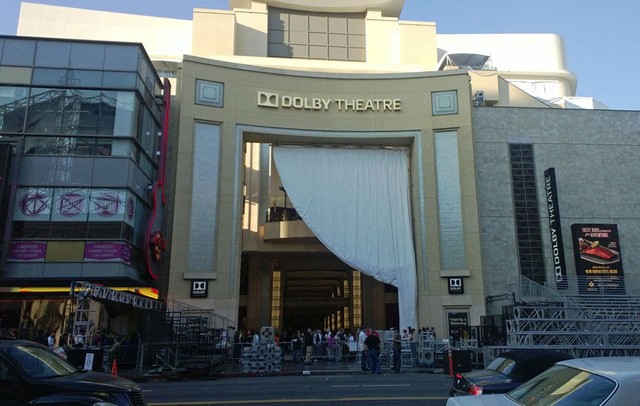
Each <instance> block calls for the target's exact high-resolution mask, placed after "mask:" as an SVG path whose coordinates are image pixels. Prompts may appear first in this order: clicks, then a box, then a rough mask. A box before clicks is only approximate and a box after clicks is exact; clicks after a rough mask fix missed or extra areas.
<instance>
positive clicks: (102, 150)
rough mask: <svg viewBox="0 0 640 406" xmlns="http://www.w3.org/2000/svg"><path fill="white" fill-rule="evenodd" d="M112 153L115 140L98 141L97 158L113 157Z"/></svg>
mask: <svg viewBox="0 0 640 406" xmlns="http://www.w3.org/2000/svg"><path fill="white" fill-rule="evenodd" d="M112 151H113V140H112V139H111V138H99V139H98V140H97V141H96V155H97V156H111V155H113V154H112ZM125 156H126V155H125Z"/></svg>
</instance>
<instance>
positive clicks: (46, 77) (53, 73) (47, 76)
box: [33, 68, 69, 86]
mask: <svg viewBox="0 0 640 406" xmlns="http://www.w3.org/2000/svg"><path fill="white" fill-rule="evenodd" d="M68 74H69V71H68V70H67V69H48V68H34V69H33V84H34V85H40V86H66V85H67V76H68Z"/></svg>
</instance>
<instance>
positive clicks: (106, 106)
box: [98, 92, 138, 137]
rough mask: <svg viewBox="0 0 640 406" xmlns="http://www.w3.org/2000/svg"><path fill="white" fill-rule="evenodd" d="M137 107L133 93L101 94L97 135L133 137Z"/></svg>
mask: <svg viewBox="0 0 640 406" xmlns="http://www.w3.org/2000/svg"><path fill="white" fill-rule="evenodd" d="M137 105H138V103H137V100H136V97H135V94H134V93H133V92H103V93H102V104H101V111H100V126H99V130H98V134H104V135H118V136H129V137H131V136H133V135H134V134H135V123H136V108H137Z"/></svg>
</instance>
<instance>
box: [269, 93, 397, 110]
mask: <svg viewBox="0 0 640 406" xmlns="http://www.w3.org/2000/svg"><path fill="white" fill-rule="evenodd" d="M258 107H269V108H273V109H278V108H281V109H292V110H315V111H330V110H335V111H361V112H366V111H379V112H384V111H391V112H396V111H402V99H325V98H322V97H304V96H288V95H281V94H278V93H268V92H258Z"/></svg>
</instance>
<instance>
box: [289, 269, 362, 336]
mask: <svg viewBox="0 0 640 406" xmlns="http://www.w3.org/2000/svg"><path fill="white" fill-rule="evenodd" d="M350 274H351V272H350V271H287V272H284V273H283V275H282V282H283V288H282V290H283V292H282V293H283V295H282V296H283V303H282V327H284V328H285V329H291V330H294V331H295V330H301V331H302V330H305V329H307V328H308V327H311V328H330V329H332V330H335V329H337V328H339V327H344V328H345V329H348V328H350V325H351V324H353V322H354V320H353V315H352V309H353V305H359V306H361V303H359V298H360V294H359V293H360V292H358V294H357V295H355V297H354V295H353V293H354V292H353V287H352V283H351V279H352V278H351V275H350ZM358 276H359V275H358ZM354 301H355V302H356V303H354Z"/></svg>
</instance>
